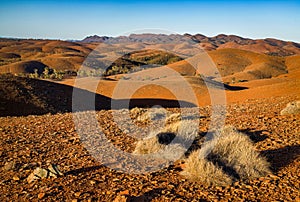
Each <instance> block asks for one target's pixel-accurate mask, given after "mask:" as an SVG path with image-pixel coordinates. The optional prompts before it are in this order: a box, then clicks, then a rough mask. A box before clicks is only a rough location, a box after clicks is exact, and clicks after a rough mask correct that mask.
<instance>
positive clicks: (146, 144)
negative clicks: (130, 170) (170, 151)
mask: <svg viewBox="0 0 300 202" xmlns="http://www.w3.org/2000/svg"><path fill="white" fill-rule="evenodd" d="M162 148H164V145H163V144H160V143H159V139H158V136H157V135H156V134H151V135H150V136H149V137H146V138H144V139H142V140H139V141H138V142H137V143H136V147H135V149H134V151H133V153H134V154H151V153H156V152H158V151H159V150H161V149H162Z"/></svg>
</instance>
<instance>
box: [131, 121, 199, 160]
mask: <svg viewBox="0 0 300 202" xmlns="http://www.w3.org/2000/svg"><path fill="white" fill-rule="evenodd" d="M174 124H175V125H176V126H173V128H171V127H170V128H165V129H163V130H162V131H160V132H152V133H151V134H150V135H149V136H148V137H146V138H144V139H142V140H140V141H138V142H137V144H136V148H135V150H134V152H133V153H134V154H151V153H157V154H156V155H157V157H159V158H164V159H167V160H172V161H174V160H177V159H178V158H180V157H182V156H183V155H184V153H185V152H186V151H187V149H188V147H189V146H190V145H191V143H192V142H193V140H194V139H195V137H196V136H197V135H198V132H197V131H198V126H197V125H195V124H194V123H193V122H192V121H189V120H185V121H181V122H176V123H174ZM195 127H196V128H195Z"/></svg>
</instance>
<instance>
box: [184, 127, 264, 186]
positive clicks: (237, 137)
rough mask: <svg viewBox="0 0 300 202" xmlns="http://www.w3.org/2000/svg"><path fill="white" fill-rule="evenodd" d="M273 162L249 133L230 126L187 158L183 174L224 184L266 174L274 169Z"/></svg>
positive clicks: (195, 178)
mask: <svg viewBox="0 0 300 202" xmlns="http://www.w3.org/2000/svg"><path fill="white" fill-rule="evenodd" d="M269 166H270V165H269V163H268V162H267V161H266V159H265V158H264V157H262V156H260V154H259V152H257V151H256V150H255V147H254V145H253V143H252V141H251V140H250V138H249V137H248V136H246V135H245V134H243V133H240V132H238V131H237V130H236V129H234V128H233V127H231V126H226V127H224V128H222V129H220V130H219V131H216V132H215V138H213V139H212V140H209V141H207V142H206V143H204V144H203V145H202V148H201V150H198V151H197V152H195V153H193V154H192V155H190V156H189V157H188V158H187V160H186V168H185V169H184V172H183V175H185V176H187V177H188V178H190V179H192V180H198V181H200V182H201V183H204V184H206V185H222V186H223V185H226V184H227V185H228V184H230V183H231V182H232V181H236V180H249V179H253V178H258V177H262V176H265V175H267V174H269V173H270V169H269ZM221 171H222V172H221ZM229 179H231V180H229Z"/></svg>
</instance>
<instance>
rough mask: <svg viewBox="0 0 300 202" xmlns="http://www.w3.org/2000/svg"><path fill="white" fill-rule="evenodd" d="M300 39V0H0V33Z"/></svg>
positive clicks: (65, 36)
mask: <svg viewBox="0 0 300 202" xmlns="http://www.w3.org/2000/svg"><path fill="white" fill-rule="evenodd" d="M153 28H157V29H163V30H170V31H173V32H176V33H180V34H181V33H191V34H195V33H201V34H204V35H207V36H215V35H217V34H220V33H224V34H236V35H240V36H243V37H250V38H267V37H272V38H279V39H283V40H289V41H295V42H300V1H276V0H275V1H249V0H245V1H216V0H212V1H176V0H175V1H169V0H167V1H163V2H161V1H156V0H152V1H121V0H120V1H96V0H86V1H83V0H82V1H80V0H73V1H66V0H62V1H53V0H52V1H50V0H45V1H20V0H19V1H14V0H10V1H6V0H4V1H3V0H1V1H0V36H1V37H18V38H49V39H82V38H84V37H86V36H88V35H94V34H97V35H107V36H119V35H122V34H124V33H128V32H131V31H134V30H141V29H153Z"/></svg>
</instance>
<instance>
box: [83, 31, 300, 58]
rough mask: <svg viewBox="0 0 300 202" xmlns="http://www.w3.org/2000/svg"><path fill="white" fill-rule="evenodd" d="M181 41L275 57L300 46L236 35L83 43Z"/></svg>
mask: <svg viewBox="0 0 300 202" xmlns="http://www.w3.org/2000/svg"><path fill="white" fill-rule="evenodd" d="M183 39H190V40H191V41H193V42H195V43H199V45H200V46H201V47H202V48H203V49H205V50H207V51H210V50H216V49H223V48H235V49H241V50H248V51H253V52H258V53H265V54H268V55H275V56H289V55H294V54H300V44H299V43H295V42H290V41H283V40H278V39H273V38H266V39H249V38H243V37H240V36H236V35H225V34H220V35H217V36H214V37H207V36H205V35H202V34H195V35H191V34H184V35H180V34H171V35H165V34H131V35H129V36H119V37H108V36H98V35H94V36H88V37H86V38H84V39H83V40H82V41H80V42H83V43H102V42H109V43H129V42H133V43H180V42H182V40H183Z"/></svg>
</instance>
